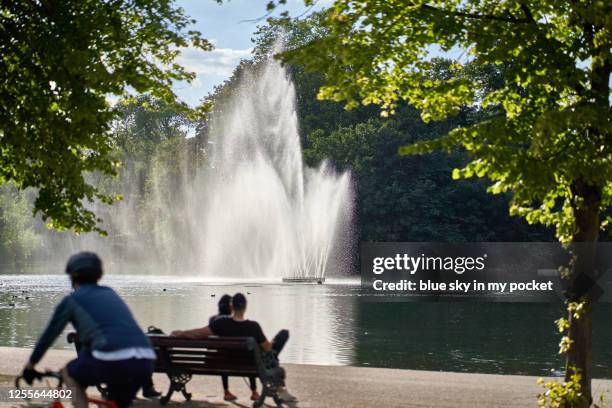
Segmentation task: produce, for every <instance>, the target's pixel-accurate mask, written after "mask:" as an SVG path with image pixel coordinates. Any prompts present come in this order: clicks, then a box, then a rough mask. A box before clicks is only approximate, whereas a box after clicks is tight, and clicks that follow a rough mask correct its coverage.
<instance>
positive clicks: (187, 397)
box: [181, 384, 191, 401]
mask: <svg viewBox="0 0 612 408" xmlns="http://www.w3.org/2000/svg"><path fill="white" fill-rule="evenodd" d="M185 385H186V384H183V388H182V389H181V393H182V394H183V397H185V400H187V401H191V393H190V392H187V388H186V387H185Z"/></svg>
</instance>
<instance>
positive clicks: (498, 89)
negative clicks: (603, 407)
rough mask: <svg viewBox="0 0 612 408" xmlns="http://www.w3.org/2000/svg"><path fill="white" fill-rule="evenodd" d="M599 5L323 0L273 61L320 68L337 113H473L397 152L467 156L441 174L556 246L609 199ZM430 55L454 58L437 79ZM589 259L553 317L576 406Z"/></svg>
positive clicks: (604, 18)
mask: <svg viewBox="0 0 612 408" xmlns="http://www.w3.org/2000/svg"><path fill="white" fill-rule="evenodd" d="M306 3H308V4H312V3H313V2H312V1H306ZM611 11H612V5H611V4H610V2H604V1H580V0H577V1H570V2H562V3H559V2H555V1H530V0H526V1H525V0H520V1H519V0H514V1H512V0H511V1H504V2H498V1H488V0H487V1H479V0H467V1H463V0H454V1H441V0H431V1H423V0H419V1H414V2H405V1H400V0H389V1H383V2H381V1H374V0H336V1H335V2H334V4H333V5H332V7H331V8H330V9H329V10H328V11H327V12H326V19H325V20H324V25H325V28H326V34H325V35H323V36H320V37H318V38H315V39H313V40H312V41H310V42H309V43H308V44H305V45H302V46H299V47H297V48H294V49H289V50H288V51H286V52H284V53H282V55H281V58H282V59H283V60H284V61H288V62H293V63H300V64H303V65H304V66H305V67H306V69H308V70H311V71H318V72H322V73H323V74H324V75H325V81H326V82H325V84H324V85H323V86H322V87H321V89H320V92H319V97H321V98H323V99H331V100H335V101H345V102H346V106H347V107H348V108H353V107H356V106H358V105H359V104H365V105H368V104H377V105H381V106H382V109H383V114H384V115H387V114H390V113H394V112H395V110H396V109H397V107H398V105H399V102H400V101H405V102H407V103H409V104H410V105H412V106H414V107H416V108H418V109H419V110H420V112H421V118H422V119H423V120H424V121H425V122H429V121H439V120H444V119H446V118H448V117H450V116H453V115H457V114H459V113H460V112H461V111H462V109H464V108H465V107H478V108H482V109H480V116H481V117H480V120H479V121H475V122H469V123H465V124H462V125H460V126H458V127H456V128H454V129H452V130H451V131H449V132H448V133H447V134H446V135H444V136H442V137H435V138H433V139H431V140H421V141H418V142H417V143H414V144H412V145H409V146H405V147H403V148H401V149H400V152H401V153H403V154H414V153H428V152H431V151H433V150H436V149H444V150H447V151H454V150H455V149H457V148H458V147H460V148H463V149H464V150H466V151H467V152H468V153H469V157H470V161H469V163H467V165H466V166H464V167H463V168H460V169H456V170H454V171H453V176H454V177H455V178H461V177H472V176H477V177H487V178H488V179H490V180H491V181H492V183H493V184H492V185H491V186H490V187H489V191H490V192H492V193H497V194H499V193H504V192H510V193H511V194H512V199H511V205H510V212H511V213H512V214H515V215H520V216H522V217H525V218H526V219H527V221H528V222H530V223H540V224H544V225H547V226H553V227H555V230H556V232H557V236H558V237H559V239H560V240H561V241H562V242H565V243H571V242H582V241H587V242H595V241H597V239H598V236H599V233H600V230H602V229H605V228H606V227H607V225H608V223H609V219H608V220H605V221H603V222H602V221H601V214H606V211H607V210H608V209H609V208H610V203H611V201H612V139H611V135H610V127H611V119H612V115H611V112H610V103H609V100H610V93H609V82H610V69H611V67H612V56H611V54H610V44H611V41H610V40H611V37H612V20H611V19H610V15H611ZM436 53H449V54H459V53H461V55H460V56H459V58H455V61H454V63H453V64H452V65H451V66H450V68H451V69H450V70H449V72H448V75H446V76H440V75H436V74H437V72H436V68H437V67H436V64H435V59H434V58H432V54H436ZM486 70H497V71H498V72H499V75H500V78H501V81H500V82H499V83H498V84H497V85H496V86H493V87H491V86H489V85H490V84H485V83H483V82H481V81H479V80H478V75H476V76H475V75H474V74H475V73H476V74H477V73H478V71H486ZM590 255H592V254H590ZM590 255H588V256H586V257H585V256H583V257H581V259H580V260H579V259H576V260H575V263H574V269H573V271H574V273H573V275H570V276H571V278H572V285H571V286H570V289H569V291H568V299H569V301H570V303H569V309H570V313H569V322H565V323H563V324H561V325H560V328H561V331H566V330H568V333H569V336H566V337H565V338H564V340H563V342H562V345H563V344H564V345H565V346H567V347H562V349H563V351H567V352H568V364H567V375H566V379H567V380H568V381H573V380H576V378H578V381H573V383H578V384H579V387H581V391H580V395H581V396H580V397H579V402H578V403H577V404H578V405H580V406H587V405H588V403H589V400H590V396H591V390H590V367H591V361H590V359H591V358H590V341H591V340H590V336H591V323H590V322H591V320H590V319H591V317H590V309H589V297H588V293H587V292H585V290H584V288H583V287H579V285H578V284H575V283H576V282H578V281H579V280H580V279H579V278H580V273H578V272H576V271H580V270H582V271H584V268H580V267H579V265H583V264H584V262H588V258H589V256H590ZM591 278H592V279H596V276H595V275H593V276H592V277H591ZM575 302H579V306H577V303H575ZM576 308H579V309H580V310H583V311H584V313H582V312H581V313H575V311H576ZM573 375H577V376H578V377H573Z"/></svg>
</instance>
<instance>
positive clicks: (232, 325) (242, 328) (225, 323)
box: [170, 293, 295, 402]
mask: <svg viewBox="0 0 612 408" xmlns="http://www.w3.org/2000/svg"><path fill="white" fill-rule="evenodd" d="M246 307H247V300H246V297H245V296H244V295H243V294H242V293H236V294H235V295H234V296H233V297H232V311H233V314H232V316H231V317H230V316H227V317H219V318H217V319H214V320H213V321H211V322H209V325H208V326H206V327H202V328H199V329H192V330H176V331H173V332H172V333H171V334H170V335H171V336H175V337H184V338H188V339H205V338H208V337H209V336H211V335H215V336H223V337H253V338H254V339H255V341H257V343H259V346H260V347H261V349H262V350H263V351H264V352H272V353H273V354H274V355H275V357H278V354H279V353H280V352H281V350H282V349H283V347H284V346H285V344H286V343H287V340H289V331H288V330H281V331H279V332H278V334H277V335H276V336H274V339H273V340H272V342H271V343H270V341H268V339H267V338H266V336H265V335H264V333H263V330H262V329H261V326H260V325H259V323H257V322H256V321H254V320H248V319H245V317H244V314H245V312H246ZM278 395H279V397H280V399H281V400H283V401H285V402H291V401H295V397H294V396H293V395H291V394H289V392H288V391H287V389H286V387H284V386H283V387H282V388H281V389H279V390H278Z"/></svg>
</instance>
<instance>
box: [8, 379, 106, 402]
mask: <svg viewBox="0 0 612 408" xmlns="http://www.w3.org/2000/svg"><path fill="white" fill-rule="evenodd" d="M44 378H53V379H55V380H57V386H56V387H55V388H56V390H57V391H58V392H57V393H52V394H54V395H56V396H54V401H53V402H52V403H51V404H50V405H49V407H50V408H64V404H62V398H66V397H67V396H68V394H67V393H65V392H63V393H62V391H69V390H64V388H63V385H64V381H63V379H62V375H61V374H60V373H59V372H56V371H50V370H47V371H45V372H38V371H37V372H36V375H35V377H34V379H35V380H38V381H42V380H43V379H44ZM22 380H24V378H23V376H19V377H17V378H16V379H15V388H16V389H17V390H22V388H21V385H22V384H21V382H22ZM47 385H49V383H48V382H47ZM29 394H30V393H24V395H25V396H26V397H22V398H23V399H24V400H26V401H28V402H29V401H30V400H31V399H32V398H31V397H28V395H29ZM87 402H88V403H90V404H94V405H96V406H98V407H101V408H118V407H117V404H116V403H115V401H107V400H102V399H97V398H90V397H87Z"/></svg>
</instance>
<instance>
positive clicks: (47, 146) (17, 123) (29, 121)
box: [0, 0, 211, 232]
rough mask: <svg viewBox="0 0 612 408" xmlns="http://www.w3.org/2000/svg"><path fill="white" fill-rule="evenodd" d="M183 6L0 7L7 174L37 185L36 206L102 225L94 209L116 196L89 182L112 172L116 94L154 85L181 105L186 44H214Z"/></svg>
mask: <svg viewBox="0 0 612 408" xmlns="http://www.w3.org/2000/svg"><path fill="white" fill-rule="evenodd" d="M190 25H191V21H190V20H189V19H188V18H187V17H186V16H185V15H184V11H183V10H182V9H181V8H180V7H176V6H175V5H174V4H173V2H171V1H166V0H153V1H149V2H146V3H143V2H136V3H134V2H128V1H115V2H110V3H109V2H96V1H85V2H83V1H62V2H53V3H49V2H46V1H43V2H13V3H10V5H5V6H3V8H2V13H1V14H0V55H1V56H2V57H1V58H0V145H1V146H2V148H1V149H0V180H1V181H2V183H6V182H11V183H13V184H14V185H15V186H17V187H18V188H20V189H25V188H28V187H33V188H36V189H38V192H39V193H38V197H37V199H36V200H35V208H34V212H35V213H41V215H42V217H43V219H44V220H47V221H48V225H49V226H51V227H53V228H57V229H67V228H72V229H73V230H74V231H76V232H84V231H91V230H96V231H99V232H102V230H101V228H100V227H99V225H98V223H99V220H98V219H97V218H96V216H95V214H93V213H92V212H91V211H90V210H88V208H90V204H91V202H93V201H96V200H99V201H101V202H103V203H112V202H113V201H114V199H115V197H112V196H107V195H105V194H102V193H100V191H98V189H97V188H95V187H93V186H92V185H90V184H89V183H88V182H87V181H86V177H85V176H86V175H87V174H88V173H102V174H106V175H115V174H116V173H117V167H118V163H117V162H116V161H115V160H114V159H113V158H112V155H111V151H112V149H113V142H112V140H111V137H110V133H109V129H110V127H109V126H110V123H111V121H112V119H113V118H114V114H115V111H114V110H113V108H112V107H111V106H110V104H109V103H108V102H107V98H108V97H109V96H110V95H117V96H126V95H127V92H128V90H129V89H133V90H136V91H137V92H148V93H150V94H151V95H153V96H155V97H157V98H160V99H162V100H163V101H165V102H166V103H167V104H171V105H173V106H175V107H176V108H177V109H180V110H182V111H183V112H190V113H191V112H193V113H194V114H199V113H201V112H202V111H201V110H199V111H192V110H190V109H189V108H188V107H187V106H186V105H185V104H182V103H179V102H178V101H177V100H176V96H175V95H174V93H173V91H172V88H171V86H172V83H173V82H174V81H182V80H186V81H189V80H191V79H192V78H193V74H191V73H189V72H187V71H185V70H184V68H183V67H181V66H180V65H178V64H176V63H175V58H176V56H177V53H178V51H179V48H180V47H185V46H188V45H191V46H194V47H198V48H201V49H204V50H208V49H211V45H210V44H209V43H208V42H207V41H206V40H205V39H203V38H201V36H200V34H199V33H198V32H196V31H191V30H188V27H189V26H190Z"/></svg>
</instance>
